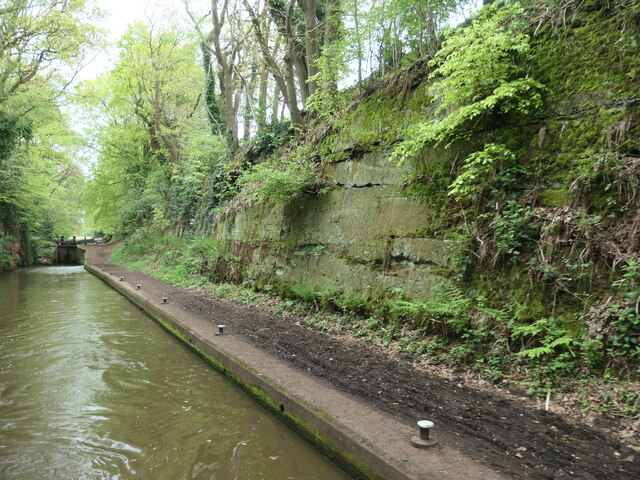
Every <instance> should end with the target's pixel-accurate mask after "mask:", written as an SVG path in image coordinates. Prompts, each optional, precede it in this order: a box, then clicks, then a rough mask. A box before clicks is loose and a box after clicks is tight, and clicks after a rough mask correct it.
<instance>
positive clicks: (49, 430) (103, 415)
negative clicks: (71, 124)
mask: <svg viewBox="0 0 640 480" xmlns="http://www.w3.org/2000/svg"><path fill="white" fill-rule="evenodd" d="M346 478H347V477H346V476H345V475H344V474H343V473H342V472H341V471H340V470H338V469H337V468H336V467H334V466H333V465H332V464H330V463H329V462H328V461H326V460H325V459H324V458H322V457H321V456H320V455H319V454H318V453H317V452H315V451H314V450H313V449H311V448H310V447H309V446H308V445H307V444H305V443H303V442H302V441H301V440H300V439H298V438H297V437H296V436H295V435H294V434H292V433H291V432H289V431H288V430H287V429H286V428H285V427H283V426H282V425H281V424H280V423H278V421H277V420H275V419H274V418H272V417H271V416H269V415H268V414H266V413H265V412H264V411H262V410H261V409H260V407H258V406H257V405H255V404H254V403H253V402H252V401H251V400H250V399H249V398H247V397H246V396H244V395H243V394H242V393H240V392H239V391H237V390H236V389H235V388H234V387H232V386H231V385H230V384H229V383H228V382H227V381H226V380H225V379H224V378H222V377H221V376H220V375H218V374H217V373H216V372H214V371H213V370H211V368H209V367H208V366H207V365H206V364H205V363H204V362H202V361H201V360H200V359H199V358H198V357H197V356H195V355H194V354H193V353H191V352H190V351H189V350H187V349H186V348H185V347H184V346H182V345H181V344H180V343H178V342H177V341H176V340H175V339H173V338H172V337H171V336H170V335H169V334H168V333H166V332H165V331H164V330H163V329H161V328H160V327H159V326H158V325H157V324H155V323H154V322H153V321H152V320H151V319H149V318H148V317H147V316H146V315H144V314H143V313H142V312H140V310H138V309H137V308H136V307H134V306H133V305H131V304H130V303H129V302H128V301H127V300H126V299H124V298H123V297H121V296H120V295H119V294H118V293H116V292H115V291H113V290H111V289H110V288H108V287H107V286H106V285H105V284H103V283H102V282H101V281H100V280H98V279H97V278H95V277H93V276H92V275H90V274H88V273H87V272H85V271H84V270H83V268H82V267H42V268H33V269H26V270H21V271H17V272H13V273H9V274H4V275H0V479H2V480H7V479H39V480H42V479H56V480H57V479H150V480H156V479H170V480H174V479H216V480H252V479H267V480H280V479H319V480H333V479H346Z"/></svg>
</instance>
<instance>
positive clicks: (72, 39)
mask: <svg viewBox="0 0 640 480" xmlns="http://www.w3.org/2000/svg"><path fill="white" fill-rule="evenodd" d="M94 16H95V14H94V12H93V11H92V10H91V8H89V7H88V6H87V5H86V4H85V2H84V1H83V0H40V1H36V0H5V1H0V235H12V236H13V237H14V238H17V239H19V240H21V241H22V243H23V244H24V245H28V244H30V241H29V237H30V236H31V235H33V233H34V232H35V233H37V234H38V233H39V234H43V233H48V234H57V233H60V232H63V231H67V230H68V229H71V228H72V227H73V226H74V225H75V224H76V223H77V222H76V221H77V217H75V218H74V215H66V214H63V215H53V214H52V213H51V212H54V211H60V212H70V211H72V209H73V207H72V203H73V195H74V188H75V187H76V186H77V182H78V181H79V178H80V177H79V175H80V172H79V170H78V168H77V166H75V165H74V163H73V162H72V160H71V159H72V158H74V156H75V155H76V154H77V150H76V145H77V143H78V142H77V137H76V136H75V135H74V134H73V132H71V131H70V129H69V127H68V122H67V119H66V118H65V117H64V115H63V114H62V113H61V111H60V108H59V103H60V99H61V97H62V96H63V95H64V93H65V91H66V89H67V87H68V86H69V83H70V78H72V77H73V75H74V74H75V72H77V69H78V68H79V65H80V64H81V62H82V59H83V55H84V52H85V51H86V50H87V49H88V48H89V47H90V46H91V45H92V44H93V42H95V41H96V40H97V35H96V29H95V27H94V26H93V25H92V24H91V21H92V19H93V18H94ZM65 72H66V75H65ZM3 245H4V242H3ZM23 253H24V257H25V258H24V259H23V260H24V261H25V262H26V261H28V256H29V253H30V252H28V251H27V249H23Z"/></svg>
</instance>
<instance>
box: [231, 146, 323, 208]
mask: <svg viewBox="0 0 640 480" xmlns="http://www.w3.org/2000/svg"><path fill="white" fill-rule="evenodd" d="M309 148H310V146H309V145H303V146H301V147H298V148H297V150H296V151H295V152H293V153H292V154H290V155H289V156H287V157H283V158H275V157H271V158H269V159H268V160H267V161H265V162H263V163H259V164H257V165H254V166H253V167H252V168H251V169H250V170H248V171H246V172H245V173H244V174H243V175H242V177H240V179H239V180H238V184H239V185H240V186H241V187H243V188H244V192H243V194H244V195H246V196H247V197H249V198H250V199H251V200H252V201H254V202H256V203H257V204H265V203H270V202H271V203H287V202H289V201H291V200H292V199H294V198H296V197H298V196H300V195H305V194H310V193H318V192H322V191H323V188H324V187H325V180H324V178H323V175H322V173H321V171H320V165H319V164H317V163H315V162H314V161H313V157H312V152H311V151H310V149H309Z"/></svg>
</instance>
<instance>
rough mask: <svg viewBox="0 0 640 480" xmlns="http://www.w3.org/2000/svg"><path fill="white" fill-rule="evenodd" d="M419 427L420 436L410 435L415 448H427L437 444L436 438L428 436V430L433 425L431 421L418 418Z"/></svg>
mask: <svg viewBox="0 0 640 480" xmlns="http://www.w3.org/2000/svg"><path fill="white" fill-rule="evenodd" d="M418 427H419V428H420V436H419V437H417V436H413V437H411V444H412V445H413V446H414V447H416V448H428V447H433V446H434V445H437V444H438V441H437V440H433V439H431V438H429V430H430V429H431V428H432V427H433V422H431V421H429V420H420V421H419V422H418Z"/></svg>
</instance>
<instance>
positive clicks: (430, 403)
mask: <svg viewBox="0 0 640 480" xmlns="http://www.w3.org/2000/svg"><path fill="white" fill-rule="evenodd" d="M111 249H112V248H111V247H110V246H96V247H88V248H87V251H88V262H89V263H91V264H92V265H95V266H96V267H99V268H100V267H103V268H105V269H106V270H107V271H113V272H114V275H122V276H125V277H126V279H127V281H128V282H129V283H132V284H136V283H141V284H144V288H145V290H146V291H152V292H157V294H158V295H159V296H162V295H166V296H167V297H169V299H170V301H171V303H172V304H174V305H179V306H180V307H181V308H183V309H184V310H186V311H189V312H191V313H194V314H197V315H198V316H202V317H205V318H207V319H209V320H210V321H211V322H213V323H214V324H217V323H225V324H227V325H229V327H228V328H230V329H232V330H233V332H234V333H235V334H236V335H242V336H244V337H246V338H248V339H249V340H250V341H251V342H252V343H254V344H255V345H257V346H259V347H260V348H262V349H264V350H266V351H267V352H269V353H271V354H273V355H275V356H277V357H278V358H280V359H282V360H283V361H286V362H288V363H290V364H293V365H295V366H296V367H298V368H300V369H303V370H305V371H307V372H308V373H311V374H312V375H314V376H316V377H318V378H321V379H323V380H326V381H328V382H329V383H330V384H332V385H333V386H335V387H336V388H338V389H340V390H343V391H346V392H348V393H350V394H352V395H355V396H357V397H359V398H361V399H363V400H365V401H366V402H367V403H369V404H370V405H373V406H375V407H376V408H379V409H381V410H383V411H386V412H388V413H390V414H391V415H393V416H394V417H396V418H398V419H401V420H403V421H406V422H407V425H413V424H415V421H416V420H418V419H421V418H427V419H430V420H433V421H434V422H435V423H436V425H437V433H438V436H439V438H440V440H441V442H443V443H446V444H448V445H450V446H454V447H455V448H457V449H458V450H460V451H462V452H463V453H465V454H466V455H469V456H471V457H473V458H475V459H477V460H479V461H480V462H481V463H483V464H485V465H487V466H489V467H491V468H493V469H495V470H496V471H499V472H502V473H504V474H506V475H507V476H509V477H512V478H531V479H565V478H574V479H597V480H602V479H612V480H614V479H615V480H624V479H638V478H640V454H639V453H638V452H635V451H633V450H631V449H629V448H627V447H624V446H623V445H621V444H620V443H619V442H617V441H615V440H612V439H611V438H608V437H607V436H606V435H605V434H603V433H601V432H598V431H597V430H595V429H592V428H586V427H579V426H576V425H571V424H569V423H567V422H565V421H564V420H562V419H561V418H560V417H559V416H557V415H555V414H553V413H550V412H545V411H543V410H534V409H530V408H526V407H524V406H523V405H521V404H519V403H517V402H515V401H513V400H510V399H508V398H503V397H500V396H498V395H493V394H490V393H486V392H482V391H478V390H474V389H472V388H470V387H467V386H465V385H463V384H462V383H456V382H454V381H451V380H448V379H443V378H438V377H434V376H429V375H426V374H425V373H424V372H421V371H419V370H417V369H415V368H413V367H412V366H411V360H412V359H411V357H409V356H407V358H406V363H402V362H398V361H397V360H392V359H390V358H389V357H388V356H386V355H384V354H382V353H381V352H379V351H378V350H377V349H375V348H372V347H370V346H369V345H367V344H364V343H353V342H352V341H348V342H347V341H345V340H344V339H342V338H340V337H339V336H333V335H330V334H327V333H324V332H320V331H317V330H314V329H312V328H310V327H306V326H304V324H303V322H299V323H297V322H296V319H291V318H284V317H279V316H274V315H269V314H265V313H264V312H261V311H259V310H257V309H255V308H252V307H246V306H243V305H239V304H236V303H233V302H230V301H227V300H224V299H220V298H216V297H214V296H212V295H209V294H205V293H202V292H198V291H193V290H190V289H186V288H180V287H174V286H170V285H167V284H165V283H163V282H161V281H160V280H156V279H153V278H150V277H148V276H146V275H144V274H141V273H138V272H132V271H130V270H126V269H124V268H122V267H117V266H113V265H110V264H109V256H110V253H111Z"/></svg>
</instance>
